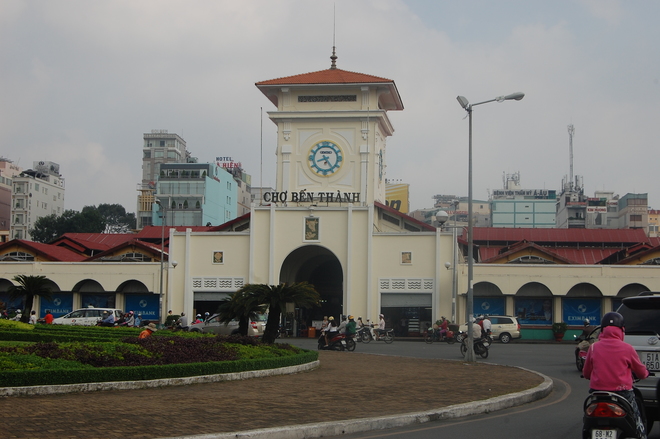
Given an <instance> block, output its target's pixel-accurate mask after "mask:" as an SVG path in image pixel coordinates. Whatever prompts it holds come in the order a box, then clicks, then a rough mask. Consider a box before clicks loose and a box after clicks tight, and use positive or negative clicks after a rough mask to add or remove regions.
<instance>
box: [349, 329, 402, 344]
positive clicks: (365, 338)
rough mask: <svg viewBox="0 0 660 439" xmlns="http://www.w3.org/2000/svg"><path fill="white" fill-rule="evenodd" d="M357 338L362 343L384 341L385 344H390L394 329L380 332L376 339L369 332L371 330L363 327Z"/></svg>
mask: <svg viewBox="0 0 660 439" xmlns="http://www.w3.org/2000/svg"><path fill="white" fill-rule="evenodd" d="M358 337H360V341H362V343H369V342H370V341H372V340H374V341H380V340H382V341H384V342H385V343H387V344H390V343H392V342H393V341H394V329H385V332H382V333H381V334H379V335H378V338H376V337H375V336H374V334H373V333H372V332H371V329H369V328H368V327H366V326H365V327H363V328H360V329H359V330H358Z"/></svg>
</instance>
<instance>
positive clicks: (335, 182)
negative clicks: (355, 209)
mask: <svg viewBox="0 0 660 439" xmlns="http://www.w3.org/2000/svg"><path fill="white" fill-rule="evenodd" d="M331 59H332V63H331V66H330V68H329V69H328V70H321V71H317V72H312V73H303V74H300V75H295V76H288V77H285V78H278V79H272V80H269V81H262V82H258V83H256V84H255V85H256V86H257V87H258V88H259V90H261V92H262V93H263V94H264V95H266V97H268V99H269V100H270V101H271V102H272V103H273V104H274V105H275V106H276V107H277V110H276V111H271V112H269V113H268V115H269V117H270V120H272V121H273V122H274V123H275V124H276V125H277V132H278V134H277V151H276V155H277V180H276V188H275V189H276V192H278V193H279V194H281V196H280V197H279V198H278V200H274V199H273V200H267V201H280V202H282V201H285V200H286V202H287V203H288V205H292V204H291V203H292V202H293V203H294V205H295V204H296V203H298V204H300V205H306V204H311V203H320V204H325V203H333V204H334V203H353V204H356V205H370V204H373V203H374V201H378V202H380V203H383V204H385V168H386V166H385V159H386V148H385V141H386V139H387V137H388V136H391V135H392V134H393V133H394V128H393V127H392V124H391V123H390V119H389V117H388V115H387V112H388V111H389V110H403V103H402V102H401V97H400V96H399V92H398V90H397V88H396V85H395V84H394V81H392V80H390V79H385V78H381V77H378V76H372V75H366V74H362V73H355V72H350V71H346V70H341V69H338V68H337V67H336V64H335V61H336V56H334V52H333V56H332V57H331ZM283 193H286V195H283ZM294 194H295V195H294Z"/></svg>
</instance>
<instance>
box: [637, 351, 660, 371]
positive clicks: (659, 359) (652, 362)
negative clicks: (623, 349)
mask: <svg viewBox="0 0 660 439" xmlns="http://www.w3.org/2000/svg"><path fill="white" fill-rule="evenodd" d="M639 360H640V361H641V362H642V363H643V364H644V365H645V366H646V368H647V369H648V370H650V371H651V372H658V371H660V352H640V353H639Z"/></svg>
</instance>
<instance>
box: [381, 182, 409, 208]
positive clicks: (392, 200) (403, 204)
mask: <svg viewBox="0 0 660 439" xmlns="http://www.w3.org/2000/svg"><path fill="white" fill-rule="evenodd" d="M409 193H410V185H409V184H391V183H387V184H386V185H385V204H386V205H388V206H389V207H391V208H393V209H396V210H398V211H399V212H401V213H408V212H409V211H410V205H409V203H408V196H409Z"/></svg>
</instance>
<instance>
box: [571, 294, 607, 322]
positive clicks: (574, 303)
mask: <svg viewBox="0 0 660 439" xmlns="http://www.w3.org/2000/svg"><path fill="white" fill-rule="evenodd" d="M562 308H563V309H562V320H563V321H564V322H566V323H567V324H568V325H574V326H582V323H583V322H584V320H585V319H589V320H590V321H591V323H592V324H594V325H598V324H599V323H600V316H601V300H600V299H586V298H564V299H563V300H562Z"/></svg>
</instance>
